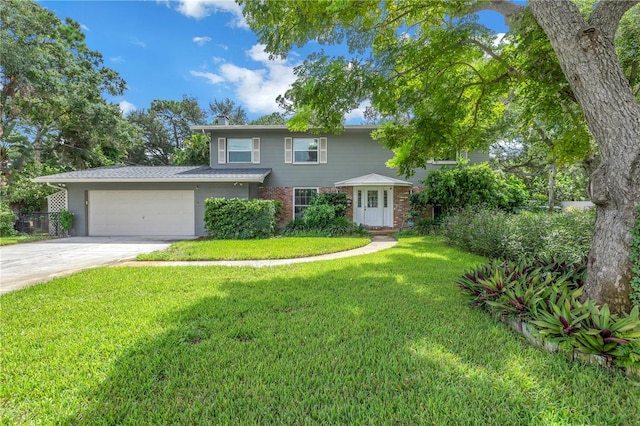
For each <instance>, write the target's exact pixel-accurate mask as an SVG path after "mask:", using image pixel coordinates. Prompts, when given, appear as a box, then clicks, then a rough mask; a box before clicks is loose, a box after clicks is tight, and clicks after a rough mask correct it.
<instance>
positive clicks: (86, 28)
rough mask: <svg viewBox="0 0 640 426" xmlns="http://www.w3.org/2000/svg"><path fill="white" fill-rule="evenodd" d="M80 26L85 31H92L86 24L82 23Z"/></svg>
mask: <svg viewBox="0 0 640 426" xmlns="http://www.w3.org/2000/svg"><path fill="white" fill-rule="evenodd" d="M80 28H81V29H82V30H83V31H87V32H88V31H91V30H90V29H89V27H87V26H86V25H85V24H80Z"/></svg>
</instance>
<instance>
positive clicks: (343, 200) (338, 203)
mask: <svg viewBox="0 0 640 426" xmlns="http://www.w3.org/2000/svg"><path fill="white" fill-rule="evenodd" d="M316 203H319V204H328V205H330V206H332V207H333V208H334V209H335V215H336V217H342V216H346V215H347V194H345V193H344V192H323V193H321V194H318V195H317V196H316V197H314V199H313V200H311V205H314V204H316Z"/></svg>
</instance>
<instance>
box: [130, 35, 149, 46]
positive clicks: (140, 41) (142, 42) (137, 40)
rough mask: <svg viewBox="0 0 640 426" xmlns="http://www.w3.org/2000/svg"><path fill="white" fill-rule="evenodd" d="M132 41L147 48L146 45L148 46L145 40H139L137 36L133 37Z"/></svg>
mask: <svg viewBox="0 0 640 426" xmlns="http://www.w3.org/2000/svg"><path fill="white" fill-rule="evenodd" d="M130 42H131V44H135V45H136V46H140V47H144V48H146V47H147V43H145V42H144V41H142V40H139V39H138V38H136V37H132V38H131V39H130Z"/></svg>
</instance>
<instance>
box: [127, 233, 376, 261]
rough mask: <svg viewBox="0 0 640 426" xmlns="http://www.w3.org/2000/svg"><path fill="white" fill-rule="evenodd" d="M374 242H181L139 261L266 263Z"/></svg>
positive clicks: (352, 239) (359, 239)
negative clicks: (238, 261) (265, 261)
mask: <svg viewBox="0 0 640 426" xmlns="http://www.w3.org/2000/svg"><path fill="white" fill-rule="evenodd" d="M370 242H371V239H369V238H364V237H350V238H346V237H345V238H322V237H314V238H303V237H289V238H270V239H261V240H193V241H179V242H177V243H173V244H171V246H169V248H167V249H166V250H162V251H156V252H153V253H148V254H140V255H138V257H137V260H172V261H176V260H177V261H181V260H262V259H290V258H294V257H305V256H317V255H320V254H326V253H336V252H339V251H345V250H351V249H354V248H358V247H362V246H366V245H367V244H369V243H370Z"/></svg>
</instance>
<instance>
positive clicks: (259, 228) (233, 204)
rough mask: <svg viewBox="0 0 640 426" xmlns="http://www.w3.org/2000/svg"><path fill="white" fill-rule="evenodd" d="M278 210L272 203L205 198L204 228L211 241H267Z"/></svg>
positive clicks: (269, 201)
mask: <svg viewBox="0 0 640 426" xmlns="http://www.w3.org/2000/svg"><path fill="white" fill-rule="evenodd" d="M280 206H281V204H280V203H279V202H278V201H273V200H247V199H239V198H208V199H207V200H205V212H204V223H205V228H206V229H207V232H208V234H209V235H210V236H211V237H213V238H217V239H222V240H231V239H234V240H247V239H253V238H269V237H272V236H273V235H274V234H275V230H276V215H277V214H278V212H279V210H280Z"/></svg>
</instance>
